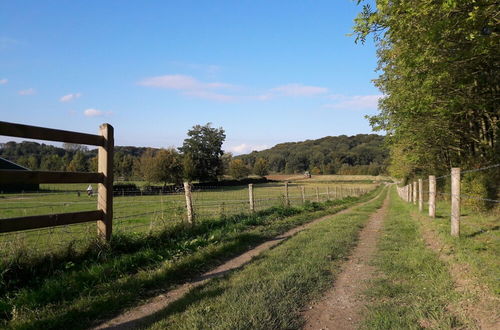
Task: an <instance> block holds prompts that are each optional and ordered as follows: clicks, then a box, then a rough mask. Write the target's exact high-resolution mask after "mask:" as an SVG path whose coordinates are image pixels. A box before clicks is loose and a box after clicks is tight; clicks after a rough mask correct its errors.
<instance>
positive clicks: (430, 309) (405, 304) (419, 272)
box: [363, 189, 472, 329]
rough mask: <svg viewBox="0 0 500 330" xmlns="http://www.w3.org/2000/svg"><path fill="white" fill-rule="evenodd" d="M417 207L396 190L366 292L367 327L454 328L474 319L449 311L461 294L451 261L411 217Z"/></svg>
mask: <svg viewBox="0 0 500 330" xmlns="http://www.w3.org/2000/svg"><path fill="white" fill-rule="evenodd" d="M413 212H414V206H413V205H410V204H407V203H405V202H403V201H402V200H401V199H400V198H399V197H398V196H397V194H396V192H395V190H394V189H392V190H391V201H390V208H389V212H388V215H387V218H386V220H385V223H384V227H383V232H382V238H381V240H380V242H379V245H378V254H377V257H376V258H375V265H376V266H377V268H378V269H379V271H380V274H379V276H378V277H377V278H376V279H374V281H373V283H372V286H371V288H370V289H369V290H368V291H367V295H368V296H369V297H370V298H371V300H372V302H371V303H370V304H369V305H368V309H367V313H366V319H365V321H364V324H363V328H365V329H419V328H432V329H451V328H460V327H463V328H467V327H471V326H472V323H471V322H470V320H467V319H466V318H465V317H464V316H463V315H459V314H458V313H454V312H452V311H450V308H449V307H450V306H451V305H453V304H454V303H456V302H457V300H458V299H459V294H458V293H457V292H456V291H455V290H454V287H453V281H452V278H451V275H450V273H449V272H448V269H447V267H446V265H445V264H444V263H443V262H442V261H440V260H439V257H438V256H437V255H436V254H435V253H434V252H433V251H431V250H430V249H428V248H427V247H426V246H425V243H424V241H423V239H422V236H421V232H420V227H419V224H418V222H417V221H416V219H414V218H412V213H413Z"/></svg>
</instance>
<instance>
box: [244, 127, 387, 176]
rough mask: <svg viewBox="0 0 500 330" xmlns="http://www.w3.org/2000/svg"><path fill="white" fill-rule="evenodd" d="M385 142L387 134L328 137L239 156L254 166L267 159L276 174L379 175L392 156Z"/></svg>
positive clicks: (282, 144) (248, 164)
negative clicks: (389, 155)
mask: <svg viewBox="0 0 500 330" xmlns="http://www.w3.org/2000/svg"><path fill="white" fill-rule="evenodd" d="M384 141H385V137H384V136H381V135H376V134H358V135H354V136H346V135H341V136H327V137H324V138H321V139H317V140H307V141H302V142H288V143H281V144H278V145H276V146H274V147H272V148H270V149H266V150H262V151H254V152H252V153H250V154H247V155H242V156H237V157H236V158H237V159H241V160H242V161H243V162H244V163H245V164H246V165H247V166H249V167H250V168H254V167H255V166H257V168H259V167H260V166H261V164H262V163H263V162H265V163H266V164H267V166H268V168H269V170H270V171H271V172H275V173H287V174H292V173H303V172H305V171H309V172H310V173H311V174H345V175H355V174H362V175H379V174H383V173H385V170H386V162H387V157H388V152H387V150H386V148H385V146H384Z"/></svg>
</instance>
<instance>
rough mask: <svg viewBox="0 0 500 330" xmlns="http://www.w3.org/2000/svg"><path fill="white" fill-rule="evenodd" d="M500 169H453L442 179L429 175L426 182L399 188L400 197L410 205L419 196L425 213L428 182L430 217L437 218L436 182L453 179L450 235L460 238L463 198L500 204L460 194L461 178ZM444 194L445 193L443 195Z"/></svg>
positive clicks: (490, 167) (494, 166) (420, 207)
mask: <svg viewBox="0 0 500 330" xmlns="http://www.w3.org/2000/svg"><path fill="white" fill-rule="evenodd" d="M498 167H500V164H495V165H491V166H488V167H484V168H479V169H472V170H467V171H461V170H460V168H458V167H454V168H452V169H451V172H450V174H448V175H443V176H441V177H438V178H436V176H435V175H429V178H428V179H426V180H423V179H418V181H413V183H412V182H410V183H408V184H407V185H406V186H403V187H398V195H399V197H400V198H401V199H403V200H404V201H406V202H408V203H413V204H416V203H417V195H418V209H419V211H420V212H423V210H424V208H423V204H424V197H423V196H424V185H423V182H424V181H428V184H429V186H428V192H429V200H428V205H429V217H431V218H435V217H436V194H437V191H436V180H437V179H443V178H445V177H451V193H450V194H449V195H450V197H451V209H450V224H451V228H450V234H451V235H452V236H455V237H459V236H460V200H461V198H472V199H476V200H484V201H488V202H494V203H500V201H499V200H493V199H487V198H481V197H474V196H468V195H461V194H460V178H461V175H462V174H464V173H471V172H478V171H484V170H489V169H493V168H498ZM442 194H444V193H442Z"/></svg>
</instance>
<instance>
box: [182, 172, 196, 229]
mask: <svg viewBox="0 0 500 330" xmlns="http://www.w3.org/2000/svg"><path fill="white" fill-rule="evenodd" d="M184 195H185V196H186V211H187V221H188V223H190V224H191V225H192V224H194V212H193V198H192V195H191V185H190V184H189V182H184Z"/></svg>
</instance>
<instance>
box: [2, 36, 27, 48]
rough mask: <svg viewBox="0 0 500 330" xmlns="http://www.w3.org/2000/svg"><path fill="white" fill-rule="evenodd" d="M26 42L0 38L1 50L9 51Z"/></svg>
mask: <svg viewBox="0 0 500 330" xmlns="http://www.w3.org/2000/svg"><path fill="white" fill-rule="evenodd" d="M23 44H24V42H22V41H20V40H16V39H12V38H7V37H0V50H7V49H11V48H15V47H17V46H20V45H23Z"/></svg>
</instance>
